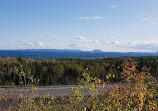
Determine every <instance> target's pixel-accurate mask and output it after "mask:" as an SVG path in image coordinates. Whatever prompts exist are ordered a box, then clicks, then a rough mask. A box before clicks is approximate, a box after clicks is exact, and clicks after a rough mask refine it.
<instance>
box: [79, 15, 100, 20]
mask: <svg viewBox="0 0 158 111" xmlns="http://www.w3.org/2000/svg"><path fill="white" fill-rule="evenodd" d="M78 19H79V20H101V19H103V17H101V16H92V17H90V16H81V17H78Z"/></svg>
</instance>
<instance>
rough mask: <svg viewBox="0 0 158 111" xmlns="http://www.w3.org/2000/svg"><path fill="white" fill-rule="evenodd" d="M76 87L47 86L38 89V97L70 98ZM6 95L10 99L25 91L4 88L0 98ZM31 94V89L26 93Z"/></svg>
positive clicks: (15, 88) (22, 89)
mask: <svg viewBox="0 0 158 111" xmlns="http://www.w3.org/2000/svg"><path fill="white" fill-rule="evenodd" d="M111 86H112V85H106V88H108V87H111ZM76 87H77V85H71V86H47V87H46V86H45V87H37V90H36V92H37V93H38V96H37V97H40V96H41V95H44V94H49V95H50V96H69V95H70V94H71V90H72V89H73V88H76ZM108 89H110V88H108ZM36 92H35V93H36ZM4 94H8V95H9V96H10V97H12V96H13V95H14V94H16V95H20V94H25V89H24V88H22V87H5V88H3V93H2V94H0V96H2V95H4ZM31 94H32V90H31V89H30V90H28V91H26V95H31Z"/></svg>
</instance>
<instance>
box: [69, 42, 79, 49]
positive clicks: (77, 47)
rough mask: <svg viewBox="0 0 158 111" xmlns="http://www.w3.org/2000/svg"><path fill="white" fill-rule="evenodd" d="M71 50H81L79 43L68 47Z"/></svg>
mask: <svg viewBox="0 0 158 111" xmlns="http://www.w3.org/2000/svg"><path fill="white" fill-rule="evenodd" d="M68 47H69V48H70V49H74V50H80V49H81V48H80V46H79V44H77V43H72V44H70V45H69V46H68Z"/></svg>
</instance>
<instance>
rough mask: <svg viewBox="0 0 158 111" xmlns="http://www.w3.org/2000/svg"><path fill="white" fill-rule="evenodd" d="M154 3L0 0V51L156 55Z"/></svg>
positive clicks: (157, 2)
mask: <svg viewBox="0 0 158 111" xmlns="http://www.w3.org/2000/svg"><path fill="white" fill-rule="evenodd" d="M157 11H158V0H1V1H0V40H1V43H0V49H81V50H94V49H100V50H103V51H118V52H120V51H123V52H129V51H132V52H133V51H136V52H138V51H139V52H154V51H158V13H157Z"/></svg>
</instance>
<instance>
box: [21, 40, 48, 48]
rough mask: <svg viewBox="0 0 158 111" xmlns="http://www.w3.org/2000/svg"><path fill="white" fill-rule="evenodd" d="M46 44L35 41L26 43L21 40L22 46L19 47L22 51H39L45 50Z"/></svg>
mask: <svg viewBox="0 0 158 111" xmlns="http://www.w3.org/2000/svg"><path fill="white" fill-rule="evenodd" d="M45 46H46V45H45V44H44V43H43V42H41V41H35V42H32V41H26V40H21V41H20V44H19V47H20V48H22V49H27V48H28V49H32V48H34V49H36V48H37V49H38V48H45Z"/></svg>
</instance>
